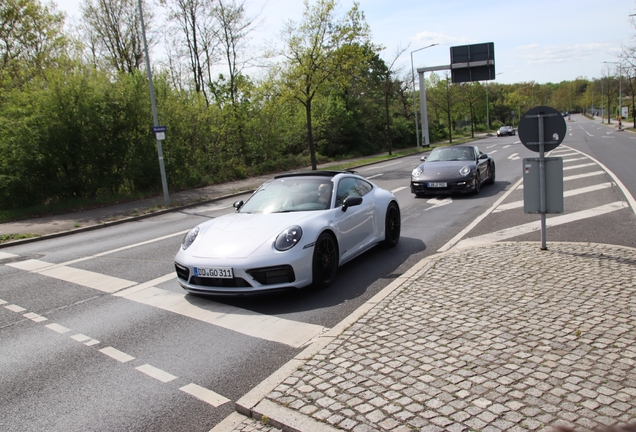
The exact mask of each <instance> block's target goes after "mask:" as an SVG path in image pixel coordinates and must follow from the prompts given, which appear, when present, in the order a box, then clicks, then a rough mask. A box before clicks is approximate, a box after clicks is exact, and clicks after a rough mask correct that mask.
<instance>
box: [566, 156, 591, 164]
mask: <svg viewBox="0 0 636 432" xmlns="http://www.w3.org/2000/svg"><path fill="white" fill-rule="evenodd" d="M580 160H588V158H586V157H580V158H574V159H563V163H569V162H576V161H580Z"/></svg>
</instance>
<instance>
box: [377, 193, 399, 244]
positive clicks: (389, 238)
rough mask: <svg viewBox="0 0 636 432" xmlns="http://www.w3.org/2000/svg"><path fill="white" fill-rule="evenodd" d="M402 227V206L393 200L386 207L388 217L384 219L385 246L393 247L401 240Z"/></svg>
mask: <svg viewBox="0 0 636 432" xmlns="http://www.w3.org/2000/svg"><path fill="white" fill-rule="evenodd" d="M401 228H402V218H401V216H400V208H399V207H398V205H397V204H396V203H395V201H391V203H390V204H389V207H388V208H387V209H386V218H385V220H384V242H383V243H382V244H383V245H384V246H385V247H393V246H395V245H396V244H398V241H400V231H401Z"/></svg>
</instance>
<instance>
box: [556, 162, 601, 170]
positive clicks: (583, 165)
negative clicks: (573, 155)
mask: <svg viewBox="0 0 636 432" xmlns="http://www.w3.org/2000/svg"><path fill="white" fill-rule="evenodd" d="M590 166H596V164H595V163H592V162H590V163H586V164H581V165H574V166H568V167H564V168H563V171H567V170H573V169H579V168H587V167H590Z"/></svg>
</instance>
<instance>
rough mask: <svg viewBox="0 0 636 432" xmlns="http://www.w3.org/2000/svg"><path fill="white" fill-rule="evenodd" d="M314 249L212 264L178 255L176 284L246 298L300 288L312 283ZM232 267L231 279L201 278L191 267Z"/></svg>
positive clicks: (206, 292)
mask: <svg viewBox="0 0 636 432" xmlns="http://www.w3.org/2000/svg"><path fill="white" fill-rule="evenodd" d="M313 250H314V249H313V247H309V248H306V249H303V250H301V251H300V253H295V254H285V253H281V254H278V255H275V256H272V257H261V258H259V259H253V258H252V259H236V260H223V261H222V262H221V261H219V262H214V261H212V260H204V259H194V258H192V257H189V256H188V257H187V256H183V255H181V254H177V256H176V257H175V261H174V265H175V271H176V273H177V281H178V282H179V285H181V287H182V288H183V289H184V290H186V291H188V292H189V293H192V294H214V295H245V294H257V293H262V292H272V291H281V290H286V289H290V288H302V287H305V286H307V285H310V284H311V282H312V271H311V267H312V266H311V262H312V258H313ZM215 266H217V267H232V270H233V274H234V277H233V278H232V279H224V278H203V277H197V276H195V275H194V267H215Z"/></svg>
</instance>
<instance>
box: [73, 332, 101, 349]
mask: <svg viewBox="0 0 636 432" xmlns="http://www.w3.org/2000/svg"><path fill="white" fill-rule="evenodd" d="M71 339H73V340H74V341H77V342H80V343H83V344H84V345H86V346H93V345H97V344H98V343H99V341H98V340H95V339H93V338H92V337H90V336H86V335H84V334H81V333H78V334H76V335H73V336H71Z"/></svg>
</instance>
